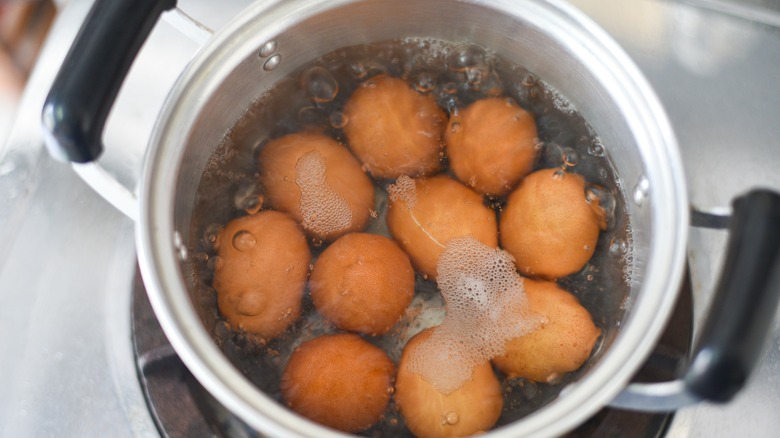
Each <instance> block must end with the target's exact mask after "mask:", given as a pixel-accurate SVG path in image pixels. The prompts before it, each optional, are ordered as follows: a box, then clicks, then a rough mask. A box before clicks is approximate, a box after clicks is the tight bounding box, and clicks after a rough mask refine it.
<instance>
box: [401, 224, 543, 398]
mask: <svg viewBox="0 0 780 438" xmlns="http://www.w3.org/2000/svg"><path fill="white" fill-rule="evenodd" d="M436 271H437V282H438V285H439V289H440V290H441V293H442V296H443V297H444V302H445V306H446V310H447V314H446V316H445V318H444V322H442V324H441V325H439V326H437V327H436V328H434V329H433V332H432V333H431V335H430V336H429V337H428V338H427V339H426V340H425V341H423V342H422V343H421V344H419V346H418V348H417V349H415V350H414V351H413V353H412V355H411V356H410V358H409V370H410V371H412V372H414V373H417V374H419V375H420V376H422V378H423V379H425V380H426V381H427V382H429V383H431V384H432V385H433V386H434V387H435V388H436V389H437V390H438V391H439V392H442V393H444V394H448V393H450V392H452V391H455V390H456V389H458V388H460V387H461V386H462V385H463V384H464V383H465V382H466V381H467V380H468V379H469V378H470V377H471V374H472V370H473V368H474V367H475V366H477V365H480V364H483V363H485V362H486V361H488V360H490V359H492V358H493V357H495V356H498V355H500V354H502V353H503V352H504V349H505V346H506V343H507V341H509V340H510V339H513V338H516V337H518V336H522V335H524V334H527V333H529V332H531V331H533V330H534V329H535V328H536V327H538V325H539V323H540V321H541V320H540V318H539V317H538V316H536V315H533V314H531V313H530V312H529V310H528V301H527V298H526V295H525V291H524V288H523V279H522V277H520V275H518V274H517V271H516V270H515V263H514V259H513V258H512V256H511V255H509V253H507V252H506V251H503V250H500V249H496V248H491V247H489V246H487V245H485V244H484V243H482V242H480V241H478V240H477V239H475V238H474V237H472V236H465V237H459V238H455V239H452V240H450V241H449V243H448V245H447V247H446V249H445V250H444V253H442V255H441V257H440V258H439V262H438V263H437V265H436Z"/></svg>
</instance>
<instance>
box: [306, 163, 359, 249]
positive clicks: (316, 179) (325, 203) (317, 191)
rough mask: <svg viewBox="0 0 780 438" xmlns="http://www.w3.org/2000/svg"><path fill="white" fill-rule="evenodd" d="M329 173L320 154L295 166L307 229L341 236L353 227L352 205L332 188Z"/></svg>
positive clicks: (321, 233) (322, 233)
mask: <svg viewBox="0 0 780 438" xmlns="http://www.w3.org/2000/svg"><path fill="white" fill-rule="evenodd" d="M325 170H326V166H325V158H323V157H322V154H320V153H319V152H318V151H311V152H308V153H306V154H305V155H303V156H302V157H301V158H300V159H299V160H298V162H297V163H296V165H295V183H296V184H297V185H298V187H299V188H300V190H301V213H302V215H303V223H302V225H303V228H305V229H306V230H309V231H312V232H314V233H316V234H319V235H328V234H333V233H338V232H340V231H342V230H345V229H347V228H349V226H350V224H351V223H352V210H350V208H349V204H348V203H347V201H345V200H344V198H342V197H341V196H340V195H339V194H338V193H336V192H334V191H333V190H332V189H331V188H330V186H329V185H328V181H327V178H326V173H325Z"/></svg>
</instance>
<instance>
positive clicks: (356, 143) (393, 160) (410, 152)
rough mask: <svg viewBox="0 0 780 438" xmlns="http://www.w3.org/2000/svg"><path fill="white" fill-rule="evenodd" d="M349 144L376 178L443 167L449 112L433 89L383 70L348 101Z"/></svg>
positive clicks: (345, 112) (410, 174)
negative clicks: (421, 90) (421, 89)
mask: <svg viewBox="0 0 780 438" xmlns="http://www.w3.org/2000/svg"><path fill="white" fill-rule="evenodd" d="M344 115H345V116H346V117H347V124H346V125H345V126H344V133H345V134H346V136H347V144H348V145H349V147H350V149H352V151H353V152H354V153H355V155H357V157H358V158H359V159H360V161H362V162H363V164H364V165H365V166H366V168H367V169H368V171H369V172H370V173H371V175H373V176H374V177H376V178H397V177H399V176H401V175H409V176H418V175H429V174H432V173H436V172H438V171H439V170H440V169H441V163H440V161H439V158H440V157H439V153H440V152H441V150H442V131H443V129H444V125H445V124H446V123H447V116H446V115H445V114H444V112H443V111H442V110H441V109H440V108H439V107H438V106H437V105H436V101H435V99H434V98H433V96H431V95H425V94H420V93H418V92H416V91H414V90H413V89H412V88H410V87H409V84H407V83H406V82H405V81H403V80H402V79H398V78H393V77H390V76H384V75H383V76H377V77H374V78H371V79H369V80H367V81H366V82H364V83H363V84H361V86H360V88H358V89H357V90H356V91H355V92H354V93H353V94H352V96H350V98H349V100H348V101H347V104H346V105H345V106H344Z"/></svg>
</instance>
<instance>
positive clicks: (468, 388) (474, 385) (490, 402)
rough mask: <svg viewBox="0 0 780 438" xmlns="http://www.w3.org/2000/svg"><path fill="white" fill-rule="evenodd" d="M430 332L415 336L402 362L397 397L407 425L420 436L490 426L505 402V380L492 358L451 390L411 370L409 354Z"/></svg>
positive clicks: (477, 430)
mask: <svg viewBox="0 0 780 438" xmlns="http://www.w3.org/2000/svg"><path fill="white" fill-rule="evenodd" d="M430 334H431V329H428V330H426V331H423V332H421V333H419V334H418V335H417V336H415V337H414V338H412V339H411V340H410V341H409V343H408V344H407V345H406V347H405V348H404V352H403V354H402V355H401V363H400V364H399V365H398V376H397V377H396V384H395V401H396V403H397V404H398V408H399V409H400V411H401V414H402V415H403V417H404V420H405V421H406V426H407V427H408V428H409V430H411V431H412V433H414V434H415V435H416V436H417V437H419V438H434V437H454V436H467V435H474V434H477V433H480V432H485V431H487V430H489V429H490V428H491V427H493V425H495V424H496V421H498V417H499V416H500V415H501V409H502V408H503V405H504V400H503V397H502V393H501V384H500V383H499V381H498V379H497V378H496V375H495V374H494V373H493V368H492V367H491V366H490V362H485V363H484V364H482V365H479V366H476V367H474V371H473V373H472V375H471V379H470V380H468V381H466V383H464V384H463V385H462V386H461V387H460V388H458V389H456V390H454V391H452V392H450V393H448V394H443V393H441V392H439V391H438V390H437V389H436V388H435V387H434V386H433V385H431V384H430V383H428V382H427V381H425V380H424V379H423V378H422V377H420V375H419V374H415V373H413V372H411V371H410V370H409V368H408V362H409V356H410V355H411V354H412V351H413V350H414V349H415V348H417V346H418V345H420V342H421V341H422V340H424V339H425V338H427V337H428V336H430Z"/></svg>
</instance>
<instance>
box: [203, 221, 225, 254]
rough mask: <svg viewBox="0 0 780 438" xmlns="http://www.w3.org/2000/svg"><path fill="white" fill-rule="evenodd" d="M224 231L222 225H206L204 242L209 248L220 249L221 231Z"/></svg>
mask: <svg viewBox="0 0 780 438" xmlns="http://www.w3.org/2000/svg"><path fill="white" fill-rule="evenodd" d="M221 232H222V225H220V224H216V223H215V224H210V225H207V226H206V229H205V230H204V231H203V243H204V244H205V245H206V247H207V248H210V249H213V250H215V251H216V250H217V249H219V233H221Z"/></svg>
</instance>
